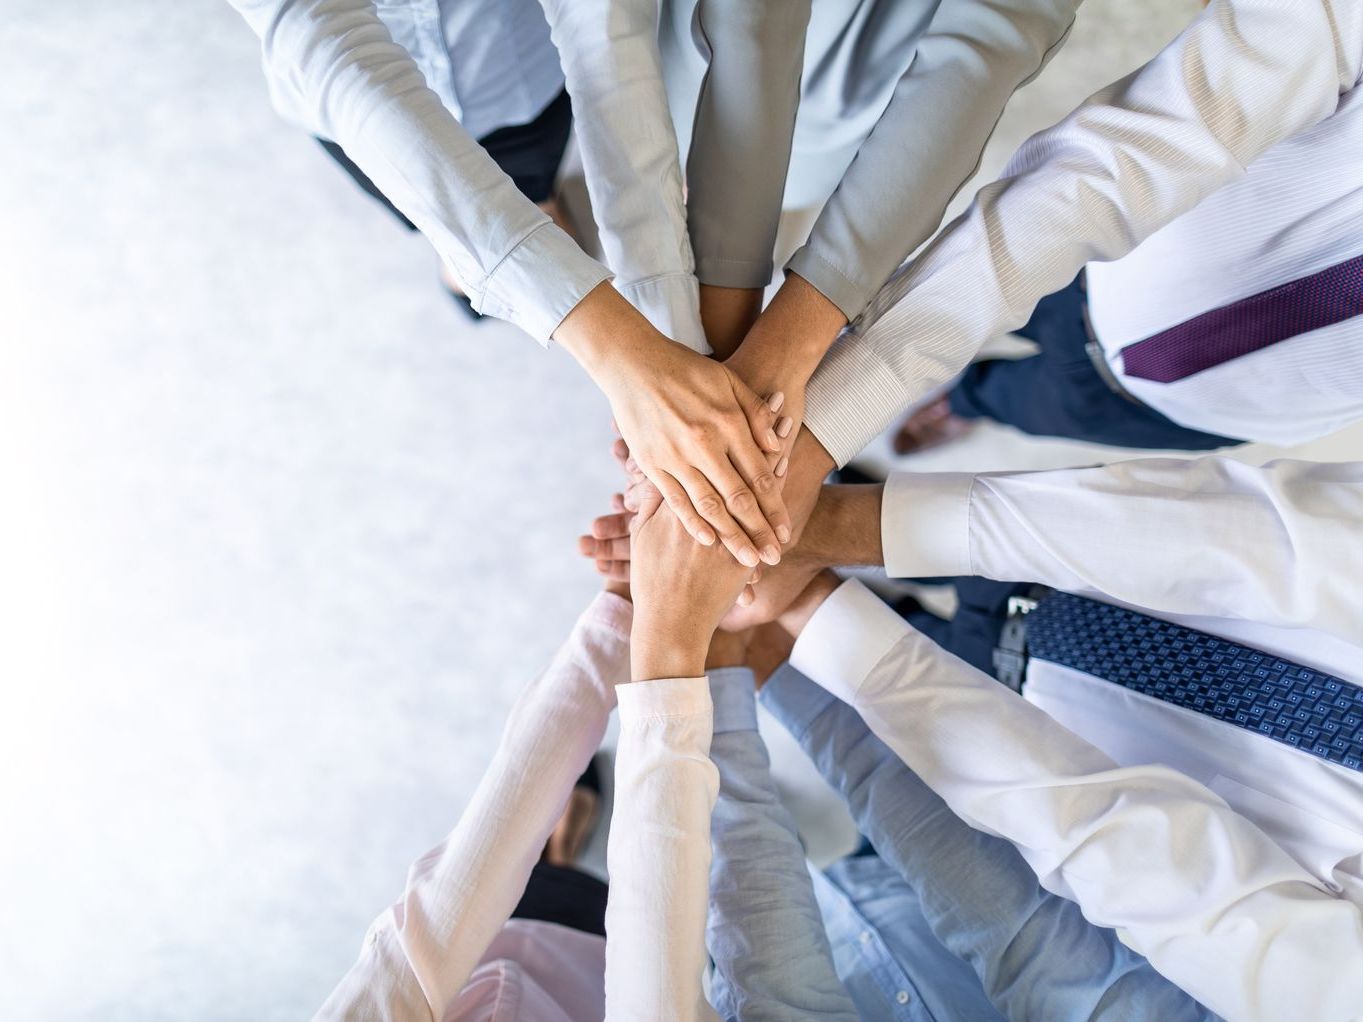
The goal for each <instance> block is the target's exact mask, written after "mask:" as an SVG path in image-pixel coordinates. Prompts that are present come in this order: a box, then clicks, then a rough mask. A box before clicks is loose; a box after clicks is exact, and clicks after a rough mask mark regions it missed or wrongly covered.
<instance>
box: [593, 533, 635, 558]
mask: <svg viewBox="0 0 1363 1022" xmlns="http://www.w3.org/2000/svg"><path fill="white" fill-rule="evenodd" d="M629 551H630V544H629V537H628V536H621V537H617V538H615V539H598V540H597V541H596V557H597V559H598V560H606V561H622V562H623V563H625V564H628V563H629V561H630V553H629Z"/></svg>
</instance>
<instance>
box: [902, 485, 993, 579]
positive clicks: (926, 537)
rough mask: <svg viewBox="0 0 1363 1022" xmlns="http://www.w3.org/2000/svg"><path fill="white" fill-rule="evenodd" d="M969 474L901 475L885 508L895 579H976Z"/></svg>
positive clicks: (972, 486) (971, 487) (971, 486)
mask: <svg viewBox="0 0 1363 1022" xmlns="http://www.w3.org/2000/svg"><path fill="white" fill-rule="evenodd" d="M974 486H975V476H974V475H973V474H972V473H969V472H931V473H928V472H923V473H915V472H896V473H894V474H892V475H891V476H890V478H889V479H887V480H886V481H885V495H884V497H883V498H882V499H881V503H880V544H881V547H882V548H883V549H884V551H885V573H886V574H887V575H889V576H890V578H936V577H940V576H944V575H973V574H975V570H974V568H973V566H972V565H971V561H970V494H971V491H972V489H973V488H974Z"/></svg>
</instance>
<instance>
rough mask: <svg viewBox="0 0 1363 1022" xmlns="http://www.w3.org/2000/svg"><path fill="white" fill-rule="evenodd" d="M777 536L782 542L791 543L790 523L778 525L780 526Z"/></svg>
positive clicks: (777, 528)
mask: <svg viewBox="0 0 1363 1022" xmlns="http://www.w3.org/2000/svg"><path fill="white" fill-rule="evenodd" d="M776 538H777V539H779V540H780V541H781V542H782V543H789V542H790V526H788V525H778V526H777V527H776Z"/></svg>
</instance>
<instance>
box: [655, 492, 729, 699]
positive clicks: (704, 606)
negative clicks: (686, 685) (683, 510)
mask: <svg viewBox="0 0 1363 1022" xmlns="http://www.w3.org/2000/svg"><path fill="white" fill-rule="evenodd" d="M632 546H633V554H634V557H633V559H632V560H631V562H630V592H631V594H632V595H633V598H634V627H633V630H632V632H631V636H630V659H631V662H632V668H633V669H632V672H631V677H632V678H633V679H634V680H635V681H646V680H649V679H653V678H693V677H698V676H699V675H701V674H703V673H704V672H705V654H706V650H707V649H708V648H709V645H710V639H711V637H712V636H713V635H714V632H715V626H716V625H718V624H719V619H720V618H721V617H722V616H723V615H724V612H725V611H726V610H728V609H729V607H731V606H732V605H733V602H734V600H735V599H737V597H738V594H739V593H740V592H741V591H742V589H743V586H744V584H745V582H746V581H747V579H748V575H749V572H748V569H746V568H745V567H743V566H742V565H741V564H737V563H736V562H735V561H734V559H733V558H732V557H730V556H729V555H728V554H726V553H725V552H724V551H723V550H722V549H720V548H719V547H703V546H700V545H698V544H697V543H695V542H693V541H692V539H691V537H690V535H689V534H688V533H687V532H686V530H685V529H684V528H683V527H682V525H681V523H680V522H679V521H678V520H677V517H676V515H673V514H670V513H668V512H667V511H666V510H665V509H662V508H657V507H655V508H654V510H653V512H652V513H651V514H649V515H648V516H645V515H644V514H642V513H640V514H638V515H636V516H635V519H634V535H633V537H632Z"/></svg>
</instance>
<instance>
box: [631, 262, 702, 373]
mask: <svg viewBox="0 0 1363 1022" xmlns="http://www.w3.org/2000/svg"><path fill="white" fill-rule="evenodd" d="M615 288H616V290H617V291H619V292H620V293H621V294H622V295H624V296H625V298H626V299H627V300H628V301H629V303H630V304H631V305H633V306H634V307H635V308H636V309H638V310H639V311H640V312H642V313H643V314H644V318H646V319H647V320H648V321H649V322H650V323H652V324H653V326H654V327H655V328H656V329H657V330H658V332H659V333H661V334H662V335H663V336H665V337H670V338H672V340H674V341H676V342H677V343H678V344H684V345H686V346H687V347H688V348H690V349H691V350H692V351H698V352H700V353H701V354H702V355H708V354H709V353H710V343H709V342H708V341H707V340H706V339H705V329H704V328H703V327H702V326H701V322H700V285H699V284H698V283H697V282H696V278H695V276H693V275H692V274H690V273H667V274H663V275H662V276H658V277H648V278H647V279H645V280H636V281H632V282H630V283H628V284H624V283H621V281H620V280H619V278H616V281H615Z"/></svg>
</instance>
